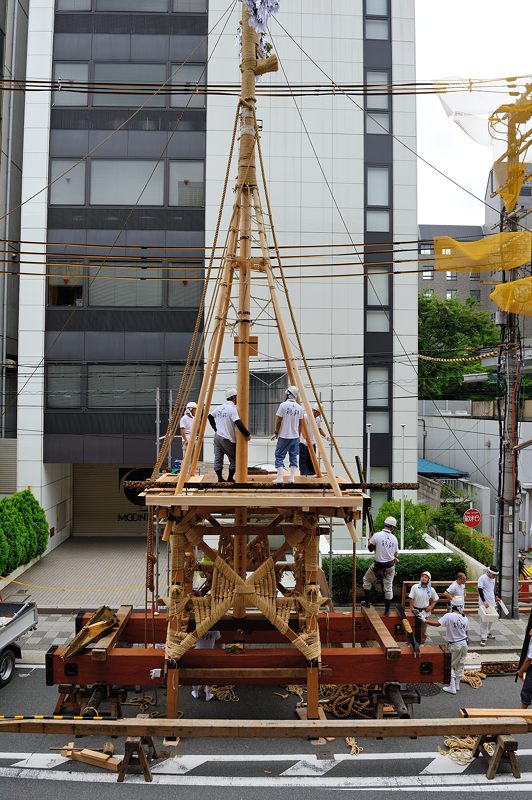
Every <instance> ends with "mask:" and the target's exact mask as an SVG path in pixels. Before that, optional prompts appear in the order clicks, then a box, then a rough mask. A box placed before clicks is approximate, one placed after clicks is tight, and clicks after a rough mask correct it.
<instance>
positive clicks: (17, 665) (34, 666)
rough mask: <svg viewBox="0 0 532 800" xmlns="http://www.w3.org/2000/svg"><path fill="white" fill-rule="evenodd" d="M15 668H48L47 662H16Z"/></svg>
mask: <svg viewBox="0 0 532 800" xmlns="http://www.w3.org/2000/svg"><path fill="white" fill-rule="evenodd" d="M15 669H46V664H24V662H22V663H20V664H15Z"/></svg>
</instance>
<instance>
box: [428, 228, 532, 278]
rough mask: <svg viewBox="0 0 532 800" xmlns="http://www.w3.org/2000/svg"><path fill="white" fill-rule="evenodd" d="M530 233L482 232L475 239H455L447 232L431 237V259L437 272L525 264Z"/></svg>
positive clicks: (488, 268)
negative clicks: (432, 239) (466, 240)
mask: <svg viewBox="0 0 532 800" xmlns="http://www.w3.org/2000/svg"><path fill="white" fill-rule="evenodd" d="M531 245H532V233H531V232H530V231H509V232H505V233H494V234H492V235H491V236H484V238H482V239H478V240H477V241H474V242H458V241H457V240H456V239H452V238H451V237H450V236H436V237H434V261H435V266H436V270H437V271H438V272H440V271H442V270H447V271H449V272H496V271H499V270H504V269H516V268H517V267H521V266H523V264H528V262H529V261H530V249H531Z"/></svg>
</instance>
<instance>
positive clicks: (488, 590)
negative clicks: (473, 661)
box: [477, 564, 499, 647]
mask: <svg viewBox="0 0 532 800" xmlns="http://www.w3.org/2000/svg"><path fill="white" fill-rule="evenodd" d="M498 574H499V569H498V567H496V566H494V565H493V564H492V565H491V567H488V569H487V570H486V572H485V573H484V575H481V576H480V578H479V579H478V581H477V588H478V605H479V608H481V607H482V608H486V609H487V608H497V600H498V598H497V593H496V588H497V587H496V584H497V575H498ZM494 621H495V615H494V617H493V618H491V619H490V618H489V617H487V616H486V615H485V614H482V613H481V614H480V646H481V647H485V646H486V641H487V639H495V636H494V635H493V634H492V632H491V626H492V625H493V623H494Z"/></svg>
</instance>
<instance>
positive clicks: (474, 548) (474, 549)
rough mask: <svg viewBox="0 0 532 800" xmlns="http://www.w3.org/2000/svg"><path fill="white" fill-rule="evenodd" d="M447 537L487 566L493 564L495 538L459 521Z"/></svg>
mask: <svg viewBox="0 0 532 800" xmlns="http://www.w3.org/2000/svg"><path fill="white" fill-rule="evenodd" d="M447 539H448V540H449V541H450V542H451V543H452V544H454V545H456V547H459V548H460V550H463V551H464V553H467V555H468V556H472V557H473V558H476V560H477V561H480V563H481V564H484V565H485V566H489V565H490V564H493V539H491V538H490V537H489V536H485V535H484V534H483V533H478V531H473V530H471V528H468V527H467V525H464V524H463V523H461V522H458V523H457V524H456V525H455V526H454V529H453V530H451V531H449V533H448V534H447Z"/></svg>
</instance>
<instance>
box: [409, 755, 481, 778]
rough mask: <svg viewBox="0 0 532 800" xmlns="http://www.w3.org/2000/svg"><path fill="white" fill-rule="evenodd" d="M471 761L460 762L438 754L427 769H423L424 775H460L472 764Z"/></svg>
mask: <svg viewBox="0 0 532 800" xmlns="http://www.w3.org/2000/svg"><path fill="white" fill-rule="evenodd" d="M471 763H472V762H471V761H467V762H466V763H465V764H459V763H458V762H457V761H454V760H453V759H452V758H449V756H444V755H441V754H440V755H437V756H436V758H435V759H433V760H432V761H431V762H430V764H427V766H426V767H425V769H424V770H423V771H422V773H421V774H422V775H459V774H460V773H461V772H465V770H466V769H467V768H468V766H469V765H470V764H471Z"/></svg>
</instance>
